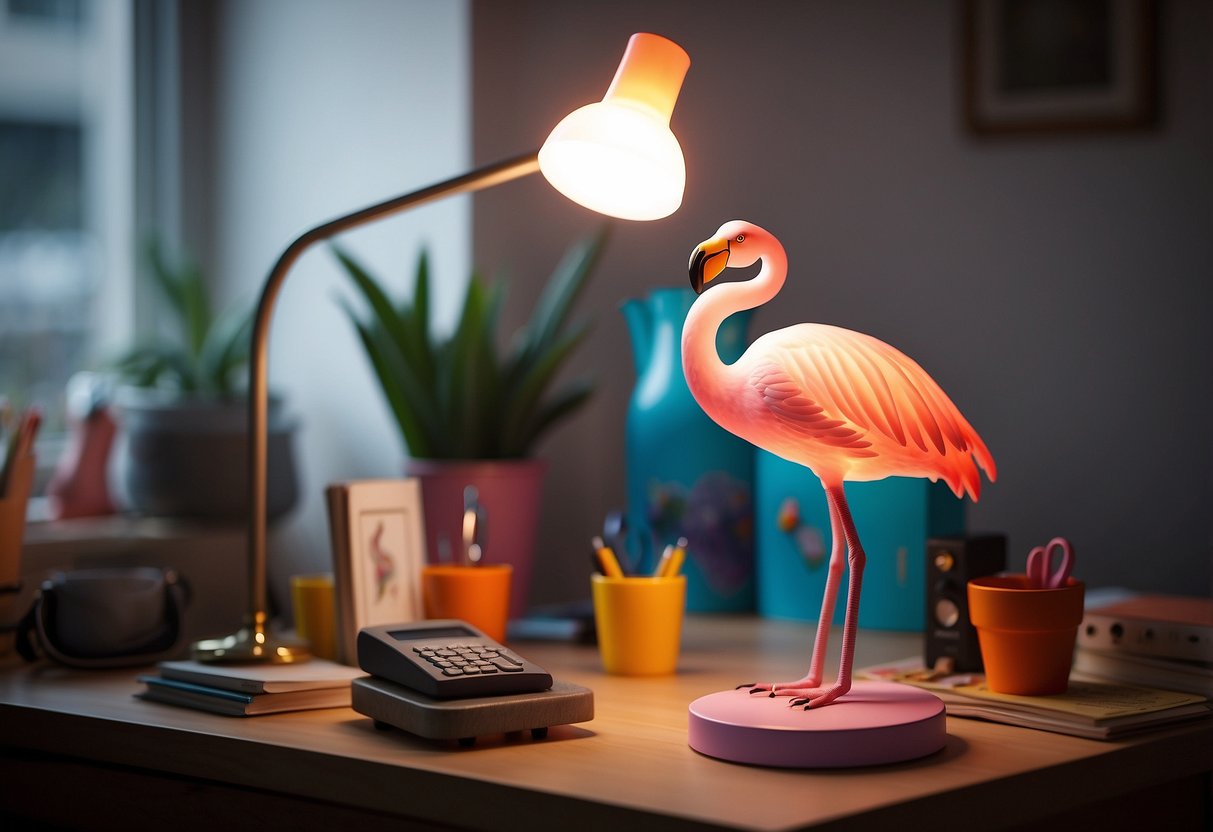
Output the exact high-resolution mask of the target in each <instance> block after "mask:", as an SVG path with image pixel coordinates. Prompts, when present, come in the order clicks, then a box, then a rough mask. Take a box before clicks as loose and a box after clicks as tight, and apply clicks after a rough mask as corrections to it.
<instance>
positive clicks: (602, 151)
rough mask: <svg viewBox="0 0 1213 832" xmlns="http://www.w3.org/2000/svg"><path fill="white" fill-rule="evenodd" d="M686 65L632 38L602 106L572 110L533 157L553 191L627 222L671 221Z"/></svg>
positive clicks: (678, 197)
mask: <svg viewBox="0 0 1213 832" xmlns="http://www.w3.org/2000/svg"><path fill="white" fill-rule="evenodd" d="M690 65H691V59H690V58H689V57H688V56H687V53H686V52H685V51H684V50H683V49H682V47H680V46H679V45H678V44H676V43H674V42H673V41H671V40H667V39H666V38H663V37H661V36H660V35H651V34H645V33H640V34H635V35H632V37H631V40H629V41H628V47H627V51H625V52H624V55H623V60H622V61H621V62H620V64H619V69H618V70H617V71H616V72H615V78H614V80H613V81H612V82H611V86H610V89H608V90H607V93H606V96H604V97H603V99H602V101H599V102H597V103H594V104H587V105H586V106H584V107H581V108H580V109H577V110H574V111H573V112H572V113H570V114H569V115H567V116H565V118H564V119H563V120H562V121H561V122H560V123H559V124H558V125H556V128H555V129H554V130H552V133H551V135H549V136H548V139H547V141H546V142H544V145H543V147H542V148H541V149H540V151H539V169H540V170H541V171H542V172H543V175H544V176H545V177H546V178H547V180H548V182H550V183H551V184H552V187H554V188H555V189H556V190H558V191H560V192H561V193H562V194H564V195H565V196H567V197H568V198H569V199H571V200H573V201H574V202H576V203H578V204H580V205H584V206H585V207H587V208H590V209H591V210H594V211H597V212H599V213H602V214H607V215H608V216H612V217H619V218H620V219H627V220H655V219H660V218H662V217H665V216H669V215H670V214H672V213H674V211H676V210H677V209H678V206H679V205H681V204H682V194H683V191H684V189H685V187H686V162H685V161H684V159H683V156H682V148H681V146H679V144H678V139H676V138H675V137H674V134H673V132H671V131H670V116H671V115H672V114H673V111H674V104H675V102H676V101H677V100H678V91H679V90H680V89H681V88H682V81H683V78H685V77H686V73H687V69H688V68H689V67H690Z"/></svg>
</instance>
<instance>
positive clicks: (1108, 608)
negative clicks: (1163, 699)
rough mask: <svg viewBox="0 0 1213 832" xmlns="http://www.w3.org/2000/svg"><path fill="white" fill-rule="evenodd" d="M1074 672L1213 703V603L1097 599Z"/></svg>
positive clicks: (1119, 594)
mask: <svg viewBox="0 0 1213 832" xmlns="http://www.w3.org/2000/svg"><path fill="white" fill-rule="evenodd" d="M1091 595H1094V596H1095V597H1094V598H1089V599H1088V603H1087V609H1086V614H1085V615H1084V617H1083V622H1082V626H1081V627H1079V630H1078V646H1077V649H1076V651H1075V655H1074V671H1075V673H1078V674H1081V675H1082V676H1083V677H1084V678H1091V679H1104V680H1108V681H1114V682H1124V683H1127V684H1135V685H1149V686H1151V687H1157V688H1166V689H1167V690H1177V691H1184V692H1187V693H1199V694H1202V695H1204V696H1210V697H1213V599H1209V598H1188V597H1180V596H1169V595H1139V594H1136V593H1132V592H1126V591H1124V590H1120V591H1115V590H1103V591H1096V592H1093V593H1091Z"/></svg>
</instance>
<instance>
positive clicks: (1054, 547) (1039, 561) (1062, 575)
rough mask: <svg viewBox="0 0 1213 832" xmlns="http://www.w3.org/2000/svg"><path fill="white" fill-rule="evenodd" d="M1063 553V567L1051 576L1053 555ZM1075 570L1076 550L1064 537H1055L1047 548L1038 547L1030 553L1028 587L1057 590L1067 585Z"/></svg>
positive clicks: (1059, 567)
mask: <svg viewBox="0 0 1213 832" xmlns="http://www.w3.org/2000/svg"><path fill="white" fill-rule="evenodd" d="M1054 551H1058V552H1060V553H1061V565H1060V566H1058V567H1057V571H1055V572H1053V574H1049V569H1051V568H1052V566H1053V553H1054ZM1073 569H1074V549H1073V548H1072V547H1071V546H1070V541H1068V540H1066V539H1065V538H1064V537H1055V538H1053V539H1052V540H1050V541H1049V542H1048V544H1047V545H1045V546H1037V547H1036V548H1034V549H1032V551H1030V552H1028V585H1029V586H1031V587H1032V589H1057V588H1058V587H1062V586H1065V585H1066V581H1067V580H1069V577H1070V572H1072V571H1073Z"/></svg>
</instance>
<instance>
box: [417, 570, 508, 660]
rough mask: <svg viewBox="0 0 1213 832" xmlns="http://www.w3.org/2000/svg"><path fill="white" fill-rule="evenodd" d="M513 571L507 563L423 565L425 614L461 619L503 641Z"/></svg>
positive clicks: (422, 591) (422, 586)
mask: <svg viewBox="0 0 1213 832" xmlns="http://www.w3.org/2000/svg"><path fill="white" fill-rule="evenodd" d="M513 572H514V570H513V568H512V567H511V566H510V565H509V564H508V563H486V564H481V565H480V566H444V565H431V566H425V567H423V568H422V570H421V600H422V604H423V606H424V609H425V617H426V618H458V619H462V620H463V621H466V622H467V623H469V624H471V625H472V626H473V627H476V628H478V629H480V630H481V631H483V632H484V634H485V635H486V636H488V637H489V638H491V639H493V640H494V641H501V642H504V641H505V628H506V624H507V623H508V622H509V618H510V579H511V577H512V576H513Z"/></svg>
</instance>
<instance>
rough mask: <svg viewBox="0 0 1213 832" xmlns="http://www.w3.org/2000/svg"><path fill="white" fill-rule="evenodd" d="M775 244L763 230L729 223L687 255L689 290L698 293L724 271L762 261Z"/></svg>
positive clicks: (751, 225) (747, 223)
mask: <svg viewBox="0 0 1213 832" xmlns="http://www.w3.org/2000/svg"><path fill="white" fill-rule="evenodd" d="M772 242H773V243H774V244H775V245H776V246H778V245H779V242H778V241H777V240H776V239H775V238H774V237H773V236H772V235H771V233H770V232H769V231H767V230H765V229H762V228H759V227H758V226H756V225H754V223H752V222H746V221H745V220H730V221H729V222H726V223H725V224H724V225H722V226H720V228H718V229H717V230H716V234H715V235H714V236H713V237H712V238H711V239H709V240H704V241H703V242H702V243H700V244H699V245H697V246H695V250H694V251H692V252H691V263H690V271H691V288H692V289H694V290H695V293H696V294H701V293H702V292H703V290H704V289H706V288H707V285H708V283H710V282H711V281H712V280H713V279H715V278H716V277H717V276H719V274H720V273H721V272H723V271H724V270H725V269H726V268H728V267H732V268H739V269H743V268H745V267H746V266H752V265H754V263H756V262H758V260H759V259H761V258H762V256H763V253H764V252H765V251H767V247H768V246H769V245H770V244H771V243H772Z"/></svg>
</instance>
